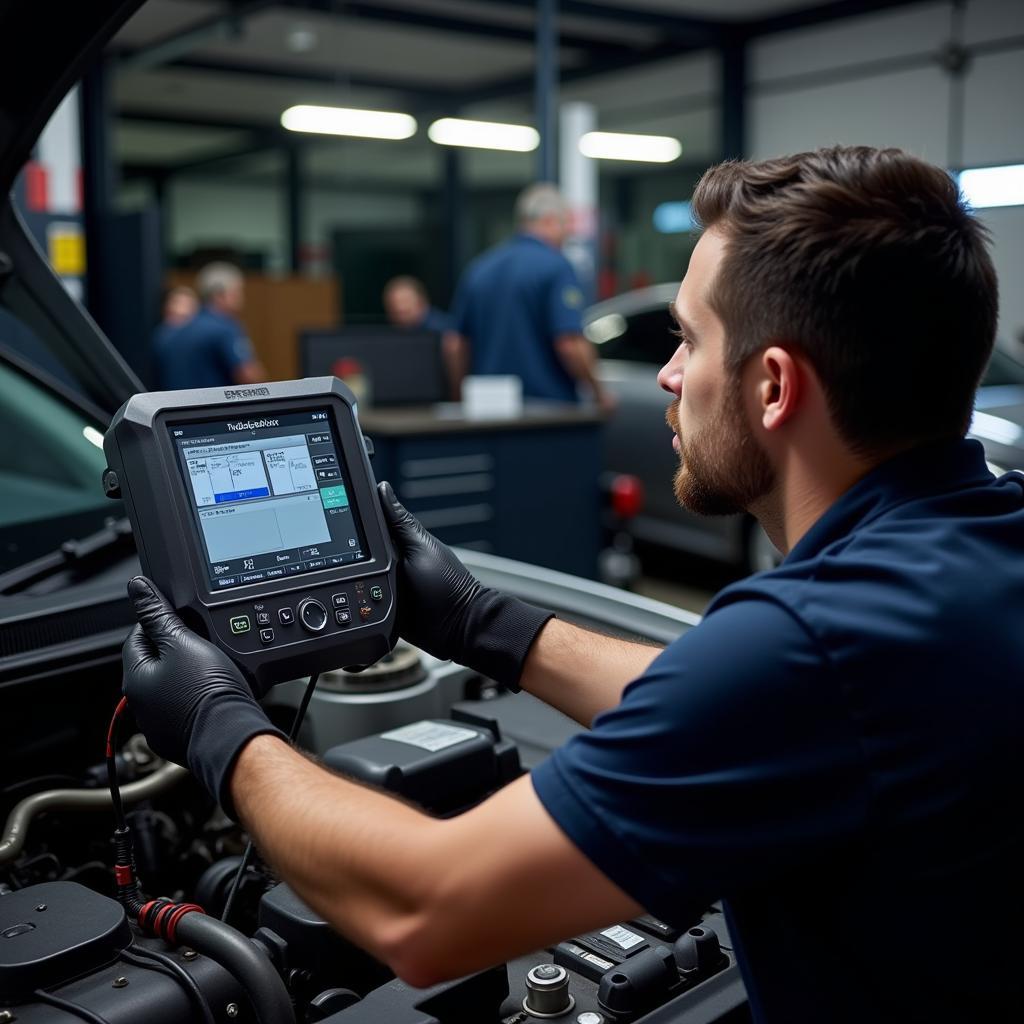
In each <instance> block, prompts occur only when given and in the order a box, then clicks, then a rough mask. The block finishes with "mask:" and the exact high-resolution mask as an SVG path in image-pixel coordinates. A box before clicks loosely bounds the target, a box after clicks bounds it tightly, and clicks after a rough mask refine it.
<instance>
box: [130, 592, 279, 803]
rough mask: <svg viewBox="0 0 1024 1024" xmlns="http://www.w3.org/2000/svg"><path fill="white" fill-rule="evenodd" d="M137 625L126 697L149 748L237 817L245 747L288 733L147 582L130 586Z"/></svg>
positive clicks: (227, 660)
mask: <svg viewBox="0 0 1024 1024" xmlns="http://www.w3.org/2000/svg"><path fill="white" fill-rule="evenodd" d="M128 597H129V598H130V599H131V602H132V604H133V605H134V607H135V615H136V617H137V618H138V620H139V624H138V625H137V626H136V627H135V628H134V629H133V630H132V632H131V634H130V635H129V637H128V639H127V640H126V641H125V645H124V650H123V652H122V660H123V662H124V695H125V696H126V697H127V698H128V710H129V711H131V712H132V714H133V715H134V716H135V721H136V722H137V723H138V726H139V728H140V729H141V730H142V732H143V733H144V734H145V737H146V741H147V742H148V743H149V745H150V747H152V749H153V751H154V752H155V753H157V754H159V755H160V756H161V757H164V758H166V759H167V760H168V761H174V762H175V764H180V765H183V766H186V767H187V768H188V769H189V770H190V771H191V772H192V774H193V775H195V776H196V778H197V779H199V781H200V782H201V783H202V784H203V785H204V786H205V787H206V789H207V790H208V791H209V792H210V793H211V794H212V795H213V797H214V798H215V799H216V800H217V801H218V803H220V805H221V807H223V808H224V810H225V811H226V812H227V813H228V814H230V815H231V816H232V817H234V808H233V805H232V803H231V793H230V788H229V783H230V781H231V772H232V769H233V768H234V766H235V760H236V759H237V757H238V755H239V754H240V753H241V751H242V747H244V746H245V744H246V743H247V742H248V741H249V740H250V739H252V737H253V736H258V735H260V734H261V733H273V734H275V735H277V736H280V737H281V738H282V739H284V738H285V736H284V733H282V732H281V731H280V730H279V729H277V728H275V727H274V726H273V725H272V724H271V722H270V719H269V718H267V716H266V715H265V714H264V713H263V709H262V708H261V707H260V706H259V704H257V703H256V701H255V699H254V698H253V695H252V691H251V690H250V689H249V686H248V684H247V683H246V682H245V680H244V679H243V678H242V674H241V673H240V672H239V671H238V668H237V667H236V666H235V664H234V663H233V662H232V661H231V659H230V658H228V656H227V655H226V654H225V653H224V652H223V651H221V650H220V649H219V648H217V647H214V645H213V644H211V643H210V642H209V641H208V640H204V639H203V638H202V637H200V636H197V635H196V634H195V633H193V632H192V630H190V629H189V628H188V627H187V626H186V625H185V623H184V622H182V621H181V619H180V618H179V617H178V614H177V612H175V610H174V609H173V608H172V607H171V606H170V605H169V604H168V603H167V599H166V598H165V597H164V596H163V594H161V593H160V591H159V590H157V589H156V587H155V586H154V585H153V584H152V582H151V581H150V580H148V579H146V577H145V576H136V577H134V578H133V579H132V580H130V581H129V583H128Z"/></svg>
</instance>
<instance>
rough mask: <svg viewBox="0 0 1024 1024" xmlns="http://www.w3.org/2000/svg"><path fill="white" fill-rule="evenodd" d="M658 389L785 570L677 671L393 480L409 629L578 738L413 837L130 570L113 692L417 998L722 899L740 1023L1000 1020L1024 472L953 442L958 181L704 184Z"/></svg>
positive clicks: (960, 337) (719, 178)
mask: <svg viewBox="0 0 1024 1024" xmlns="http://www.w3.org/2000/svg"><path fill="white" fill-rule="evenodd" d="M693 208H694V211H695V212H696V214H697V215H698V216H699V218H700V219H701V221H702V222H703V224H704V225H705V232H704V234H703V236H702V237H701V239H700V241H699V243H698V244H697V247H696V249H695V250H694V253H693V257H692V259H691V261H690V265H689V269H688V270H687V273H686V277H685V279H684V281H683V283H682V286H681V288H680V290H679V294H678V296H677V298H676V300H675V302H674V303H673V305H672V312H673V315H674V317H675V319H676V321H677V323H678V325H679V331H680V346H679V349H678V351H677V352H676V353H675V355H674V356H673V357H672V359H671V360H670V361H669V363H668V364H667V365H666V366H665V367H664V368H663V369H662V371H661V374H660V377H659V380H660V383H661V385H662V387H663V388H665V389H666V390H667V391H668V392H669V393H670V394H671V395H672V399H673V400H672V402H671V405H670V407H669V411H668V422H669V425H670V427H671V428H672V430H673V432H674V438H673V444H674V445H675V446H676V448H677V450H678V451H679V453H680V466H679V470H678V473H677V476H676V481H675V485H676V493H677V495H678V497H679V500H680V501H681V502H682V503H683V504H685V505H687V506H688V507H689V508H692V509H695V510H697V511H701V512H705V513H708V514H722V513H731V512H735V511H737V510H739V509H747V510H749V511H750V512H752V513H753V514H754V515H755V516H756V517H757V518H758V520H759V521H760V522H761V524H762V525H763V526H764V527H765V529H766V530H767V531H768V534H769V536H770V537H771V539H772V541H773V542H774V543H775V544H776V546H777V547H778V548H779V549H780V550H782V551H784V552H786V553H787V557H786V559H785V561H784V562H783V564H782V565H781V566H780V567H779V568H778V569H775V570H773V571H771V572H768V573H763V574H760V575H758V576H754V577H752V578H750V579H747V580H744V581H741V582H739V583H736V584H733V585H731V586H729V587H727V588H726V589H725V590H723V591H722V592H721V593H720V594H719V595H718V596H717V598H716V599H715V600H714V601H713V602H712V604H711V606H710V608H709V609H708V612H707V614H706V616H705V617H704V619H703V621H702V622H701V623H700V625H698V626H697V627H695V628H693V629H691V630H689V631H688V632H687V633H686V634H684V635H683V636H682V637H681V638H680V639H679V640H677V641H676V642H675V643H673V644H670V645H669V647H667V648H666V649H665V650H664V651H663V652H661V653H658V652H656V651H653V650H651V649H650V648H647V647H643V646H639V645H636V644H630V643H626V642H623V641H620V640H616V639H611V638H608V637H601V636H598V635H596V634H592V633H589V632H586V631H584V630H582V629H579V628H576V627H574V626H570V625H568V624H567V623H564V622H561V621H559V620H558V619H551V618H549V616H548V615H547V614H546V613H544V612H542V611H540V610H538V609H535V608H532V607H530V606H528V605H526V604H524V603H522V602H519V601H516V600H515V599H513V598H510V597H506V596H504V595H502V594H500V593H497V592H495V591H493V590H488V589H486V588H484V587H482V586H481V585H480V584H479V583H478V582H477V581H476V580H474V579H473V577H472V576H471V575H470V574H469V573H468V571H466V570H465V569H464V567H462V566H461V565H460V563H459V562H458V561H457V560H456V558H455V556H454V555H453V554H452V553H451V552H450V551H449V550H448V549H447V548H445V547H444V546H443V545H441V544H440V543H439V542H438V541H437V540H436V539H434V538H433V537H431V536H430V535H429V534H427V533H425V531H423V529H422V527H421V526H420V525H419V524H418V523H417V522H416V520H415V519H413V518H412V517H411V516H410V515H409V514H408V513H407V512H405V510H404V509H403V508H402V507H401V506H400V505H399V504H398V502H397V500H396V499H395V497H394V495H393V493H392V492H391V491H390V489H389V488H388V487H387V485H382V491H383V497H384V499H385V510H386V512H387V515H388V518H389V521H390V524H391V528H392V532H393V534H394V536H395V539H396V545H397V548H398V550H399V551H400V553H401V558H402V565H401V574H402V575H401V581H400V582H401V594H402V598H401V601H402V603H401V605H400V616H401V619H400V627H401V630H402V632H403V634H404V635H405V636H406V637H407V638H408V639H409V640H410V641H411V642H412V643H414V644H417V645H419V646H421V647H423V648H424V649H426V650H428V651H430V652H431V653H433V654H435V655H438V656H440V657H446V658H448V657H450V658H453V659H455V660H457V661H459V662H461V663H463V664H466V665H469V666H472V667H474V668H476V669H478V670H479V671H481V672H483V673H485V674H487V675H489V676H491V677H493V678H495V679H498V680H499V681H502V682H505V683H506V684H509V685H513V686H514V685H519V686H521V687H522V688H523V689H525V690H528V691H529V692H531V693H533V694H534V695H536V696H537V697H539V698H541V699H543V700H545V701H547V702H549V703H550V704H553V705H554V706H555V707H557V708H559V709H561V710H562V711H564V712H566V713H567V714H570V715H572V716H573V717H574V718H575V719H577V720H578V721H580V722H583V723H585V724H588V725H592V729H591V731H590V732H587V733H584V734H582V735H580V736H578V737H576V738H574V739H573V740H571V741H570V742H569V743H568V744H566V745H565V746H564V747H562V748H560V749H559V750H557V751H556V752H555V753H554V754H553V755H552V756H551V757H550V758H549V759H548V760H547V761H546V762H545V763H544V764H542V765H541V766H540V767H538V768H537V769H535V770H534V771H533V773H532V775H531V776H530V777H527V778H523V779H519V780H517V781H516V782H514V783H512V784H511V785H510V786H508V787H506V788H505V789H503V790H502V791H500V792H499V793H497V794H496V795H495V796H493V797H491V798H490V799H488V800H487V801H485V802H484V803H483V804H481V805H480V806H478V807H476V808H475V809H473V810H471V811H469V812H467V813H465V814H463V815H461V816H460V817H458V818H455V819H453V820H450V821H433V820H431V819H428V818H426V817H424V816H423V815H421V814H419V813H418V812H417V811H415V810H413V809H412V808H410V807H407V806H405V805H404V804H401V803H399V802H397V801H394V800H392V799H389V798H388V797H386V796H382V795H380V794H377V793H374V792H371V791H369V790H367V789H363V788H361V787H358V786H355V785H353V784H351V783H349V782H347V781H345V780H343V779H340V778H333V777H331V776H330V775H328V774H327V773H326V772H324V771H322V770H321V769H320V768H318V767H317V766H316V765H315V764H312V763H311V762H309V761H307V760H305V759H304V758H303V757H302V756H300V755H299V754H298V753H296V752H295V751H293V750H292V749H290V748H289V747H288V745H287V744H286V743H285V742H284V741H283V739H282V738H281V736H280V734H278V733H275V732H274V731H273V729H272V727H271V726H270V724H269V723H268V722H267V720H266V718H265V717H264V716H263V714H262V712H261V711H260V709H259V708H258V706H257V705H256V704H255V702H254V701H253V700H252V698H251V696H250V695H249V693H248V689H247V687H246V686H245V684H244V683H243V682H242V680H241V679H240V678H239V676H238V673H237V672H236V671H235V670H234V669H233V668H232V667H231V665H230V663H229V662H228V661H227V659H226V657H224V655H222V654H221V653H220V652H219V651H217V650H215V649H214V648H212V647H210V645H208V644H206V643H205V642H204V641H202V640H200V639H198V638H197V637H195V636H193V635H192V634H191V633H189V632H188V631H187V630H185V629H184V627H183V626H182V625H181V624H180V621H179V620H178V619H177V617H176V616H175V615H174V613H173V612H172V611H171V610H170V609H168V608H166V606H165V605H164V603H163V601H162V598H160V597H159V595H157V594H155V593H154V592H153V591H152V589H151V587H150V586H149V585H148V584H147V583H146V581H143V580H135V581H133V582H132V584H130V592H131V594H132V598H133V600H134V601H135V604H136V608H137V610H138V613H139V617H140V621H141V623H142V629H140V630H137V631H136V632H135V633H134V634H133V635H132V637H131V639H130V640H129V642H128V644H127V645H126V648H125V672H126V692H127V694H128V699H129V703H130V704H131V706H132V707H133V708H134V709H135V713H136V715H137V717H138V719H139V722H140V725H141V726H142V728H143V730H144V731H145V733H146V735H147V736H148V737H149V739H150V741H151V742H152V743H153V744H154V747H155V749H157V750H158V751H160V752H162V753H163V754H164V755H165V756H168V757H171V758H172V759H176V760H180V761H182V762H186V761H187V763H188V764H189V765H190V767H191V768H192V770H193V771H194V772H195V773H196V774H198V775H199V777H200V778H201V779H203V781H204V782H205V783H206V785H207V786H208V787H209V788H210V790H211V792H213V793H216V794H219V795H220V797H221V799H222V800H223V801H224V802H226V803H227V804H228V805H229V806H232V805H233V807H234V809H235V811H236V813H237V814H238V816H239V818H240V820H241V821H242V822H243V823H244V824H245V826H246V827H247V828H249V829H250V830H251V832H252V833H253V835H254V836H255V839H256V842H257V843H258V845H259V847H260V849H261V851H262V852H263V854H264V855H265V856H266V857H267V858H268V859H269V860H270V862H271V863H272V864H274V865H275V867H276V868H277V870H278V871H279V872H280V873H281V876H282V877H283V878H285V879H286V880H287V881H288V882H289V883H291V885H293V886H294V887H295V888H296V890H297V891H298V892H299V894H300V895H301V896H302V897H303V898H304V899H306V900H307V901H308V902H309V903H311V904H312V905H313V906H314V907H316V908H317V909H318V910H319V911H320V912H321V913H323V914H324V915H325V916H326V917H327V918H328V919H329V920H330V921H331V922H333V923H334V924H335V925H336V926H337V927H338V928H339V929H341V930H342V931H344V932H345V933H346V934H348V935H349V936H351V937H352V938H353V939H354V940H355V941H356V942H359V943H360V944H362V945H364V946H366V947H367V948H368V949H370V950H371V951H372V952H374V953H375V954H376V955H377V956H379V957H381V958H383V959H384V960H385V961H387V962H388V963H389V964H391V966H392V967H393V968H394V969H395V970H396V971H397V972H398V974H399V975H400V976H401V977H403V978H405V979H406V980H407V981H410V982H411V983H413V984H418V985H422V984H427V983H429V982H433V981H437V980H438V979H440V978H444V977H448V976H453V975H458V974H462V973H466V972H468V971H471V970H473V969H476V968H480V967H483V966H485V965H487V964H492V963H495V962H498V961H500V960H503V959H507V958H510V957H512V956H514V955H517V954H522V953H523V952H524V951H527V950H530V949H538V948H541V947H543V946H546V945H549V944H551V943H553V942H555V941H556V940H559V939H562V938H565V937H566V936H571V935H575V934H579V933H581V932H584V931H587V930H589V929H592V928H595V927H598V926H604V925H608V924H610V923H613V922H617V921H621V920H626V919H629V918H631V917H632V916H634V915H635V914H637V913H639V912H640V909H641V908H644V909H646V910H648V911H650V912H651V913H653V914H655V915H657V916H658V917H661V918H663V919H666V920H668V921H675V922H677V923H679V924H680V925H682V926H685V925H686V924H687V923H689V921H690V920H692V919H691V918H690V917H689V910H688V908H689V907H690V906H691V905H692V903H693V902H694V901H696V902H697V903H700V902H706V901H710V900H712V899H714V898H716V897H721V898H722V899H723V901H724V903H725V907H726V912H727V915H728V917H729V921H730V928H731V931H732V938H733V940H734V942H735V944H736V948H737V953H738V956H739V959H740V964H741V967H742V969H743V974H744V978H745V980H746V983H747V988H748V991H749V994H750V999H751V1006H752V1009H753V1013H754V1016H755V1019H756V1020H758V1021H767V1022H786V1024H792V1022H801V1024H803V1022H808V1024H809V1022H816V1024H820V1022H822V1021H829V1022H836V1021H843V1022H851V1024H852V1022H855V1021H856V1022H863V1021H868V1020H870V1021H874V1022H877V1021H892V1022H896V1021H910V1020H915V1021H929V1022H934V1021H954V1020H956V1021H964V1020H979V1021H980V1020H986V1021H988V1020H992V1021H995V1020H1000V1021H1001V1020H1011V1019H1020V1010H1021V1009H1022V1007H1024V980H1022V978H1024V976H1022V973H1021V972H1020V970H1019V963H1018V959H1019V948H1020V941H1019V936H1018V922H1019V920H1020V919H1021V913H1022V911H1024V896H1022V891H1021V883H1020V879H1019V875H1020V870H1019V868H1020V863H1021V859H1022V856H1024V819H1022V815H1021V811H1020V793H1021V787H1022V783H1024V744H1022V743H1021V736H1022V735H1024V700H1022V692H1021V688H1022V684H1021V668H1020V667H1021V665H1022V664H1024V633H1022V630H1021V629H1020V622H1021V621H1022V615H1024V477H1022V476H1021V475H1020V474H1015V473H1011V474H1007V475H1006V476H1004V477H1002V478H1000V479H998V480H997V479H995V478H993V476H992V475H991V473H990V472H989V471H988V469H987V468H986V465H985V459H984V453H983V451H982V449H981V447H980V445H978V444H977V443H976V442H974V441H967V440H964V434H965V432H966V430H967V427H968V424H969V421H970V418H971V410H972V402H973V393H974V390H975V387H976V385H977V382H978V380H979V378H980V376H981V373H982V369H983V367H984V366H985V363H986V361H987V359H988V357H989V354H990V351H991V348H992V342H993V337H994V331H995V323H996V310H997V301H996V280H995V274H994V271H993V268H992V263H991V260H990V258H989V255H988V252H987V250H986V244H985V233H984V229H983V228H982V227H981V226H980V224H978V223H977V222H976V221H975V220H974V219H973V217H972V216H971V214H970V213H969V212H968V211H966V210H965V209H964V208H963V207H962V206H961V204H960V202H959V197H958V195H957V190H956V186H955V184H954V183H953V181H952V179H951V178H950V177H949V176H948V175H947V174H946V173H945V171H943V170H941V169H939V168H935V167H931V166H929V165H927V164H924V163H922V162H921V161H919V160H917V159H915V158H913V157H910V156H908V155H907V154H905V153H902V152H901V151H899V150H874V149H868V148H835V149H829V150H822V151H818V152H816V153H805V154H801V155H799V156H795V157H787V158H783V159H779V160H770V161H763V162H760V163H743V162H739V163H727V164H722V165H720V166H718V167H715V168H712V169H711V170H710V171H708V172H707V174H706V175H705V176H704V178H703V179H702V180H701V182H700V184H699V185H698V187H697V190H696V193H695V195H694V198H693Z"/></svg>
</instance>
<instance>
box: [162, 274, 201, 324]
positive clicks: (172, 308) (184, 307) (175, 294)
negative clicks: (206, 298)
mask: <svg viewBox="0 0 1024 1024" xmlns="http://www.w3.org/2000/svg"><path fill="white" fill-rule="evenodd" d="M198 312H199V296H198V295H196V293H195V292H194V291H193V290H192V289H191V288H189V287H188V285H184V284H180V285H178V286H177V287H175V288H172V289H171V290H170V291H169V292H168V293H167V295H166V296H165V298H164V315H163V322H162V323H161V327H179V326H181V324H185V323H188V322H189V320H191V319H192V317H194V316H195V315H196V313H198Z"/></svg>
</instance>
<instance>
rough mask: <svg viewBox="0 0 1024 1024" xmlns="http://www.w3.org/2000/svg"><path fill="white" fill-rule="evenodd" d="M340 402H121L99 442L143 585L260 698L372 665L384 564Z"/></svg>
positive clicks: (384, 549) (391, 590)
mask: <svg viewBox="0 0 1024 1024" xmlns="http://www.w3.org/2000/svg"><path fill="white" fill-rule="evenodd" d="M367 444H368V442H367V441H366V440H365V438H364V437H363V435H362V431H361V430H360V428H359V421H358V419H357V416H356V408H355V399H354V397H353V395H352V392H351V391H349V389H348V388H347V387H345V385H344V384H342V383H341V382H340V381H338V380H337V379H336V378H334V377H317V378H312V379H310V380H299V381H282V382H278V383H273V384H263V385H259V386H256V387H238V388H226V389H225V388H200V389H197V390H194V391H164V392H149V393H144V394H139V395H135V396H134V397H133V398H131V399H129V400H128V402H126V403H125V404H124V405H123V406H122V407H121V408H120V409H119V410H118V412H117V414H116V415H115V416H114V419H113V421H112V422H111V424H110V428H109V429H108V430H107V433H106V437H105V438H104V441H103V450H104V452H105V453H106V456H107V464H108V467H109V468H108V469H107V471H106V472H105V473H104V477H103V484H104V489H105V490H106V492H107V494H109V495H110V496H112V497H123V498H124V501H125V505H126V507H127V509H128V516H129V519H130V520H131V524H132V529H133V531H134V534H135V541H136V544H137V547H138V552H139V558H140V560H141V562H142V570H143V572H144V573H146V575H148V576H149V577H150V578H151V579H152V580H153V582H154V583H156V585H157V586H158V587H159V588H160V589H161V590H162V591H163V592H164V593H165V594H166V595H167V599H168V600H169V601H170V602H171V603H172V604H173V605H174V606H175V607H176V608H177V609H178V610H179V612H180V613H181V615H182V618H183V619H184V620H185V621H186V623H187V624H188V625H189V626H190V627H192V628H194V629H196V631H197V632H200V633H202V634H203V635H205V636H206V637H208V638H209V639H210V640H212V641H213V642H214V643H216V644H217V645H218V646H219V647H220V648H222V649H223V650H224V651H225V652H226V653H227V654H228V655H229V656H230V657H231V658H232V659H233V660H234V661H235V662H236V663H237V664H238V665H239V667H240V668H241V669H242V670H243V671H244V672H246V673H247V674H248V675H249V677H250V678H251V679H252V680H254V681H255V682H256V683H257V684H258V686H259V687H260V688H265V687H266V686H268V685H270V684H272V683H276V682H281V681H282V680H285V679H294V678H295V677H297V676H299V675H303V674H310V673H313V672H318V671H322V670H325V669H329V668H339V667H356V666H365V665H369V664H372V663H373V662H375V661H377V660H378V659H379V658H381V657H383V655H385V654H387V652H388V651H389V650H391V648H392V647H393V646H394V643H395V639H396V625H395V556H394V551H393V549H392V546H391V540H390V537H389V536H388V531H387V526H386V524H385V522H384V518H383V513H382V511H381V508H380V504H379V501H378V498H377V491H376V486H375V482H374V479H373V473H372V471H371V470H370V462H369V458H368V455H367Z"/></svg>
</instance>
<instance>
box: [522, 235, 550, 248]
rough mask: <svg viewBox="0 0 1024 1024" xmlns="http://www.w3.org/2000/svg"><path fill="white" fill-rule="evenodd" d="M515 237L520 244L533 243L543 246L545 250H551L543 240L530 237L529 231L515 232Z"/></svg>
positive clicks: (533, 236) (534, 236)
mask: <svg viewBox="0 0 1024 1024" xmlns="http://www.w3.org/2000/svg"><path fill="white" fill-rule="evenodd" d="M515 237H516V239H517V240H518V241H520V242H533V244H534V245H543V246H544V247H545V248H547V249H550V248H552V247H551V246H550V245H549V244H548V243H547V242H545V241H544V239H543V238H538V237H537V236H536V235H531V234H530V232H529V231H517V232H516V235H515Z"/></svg>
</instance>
